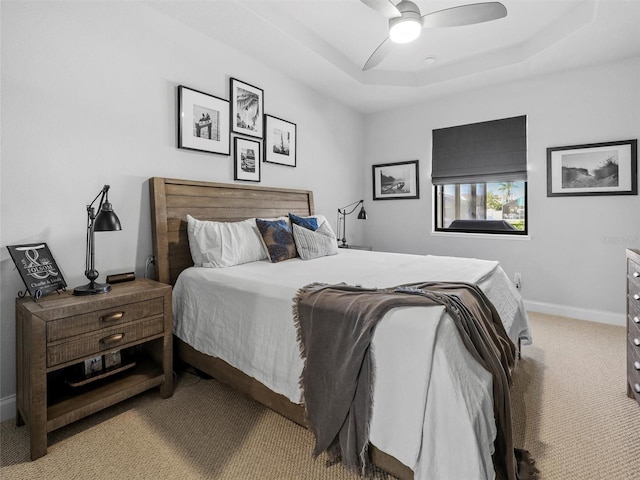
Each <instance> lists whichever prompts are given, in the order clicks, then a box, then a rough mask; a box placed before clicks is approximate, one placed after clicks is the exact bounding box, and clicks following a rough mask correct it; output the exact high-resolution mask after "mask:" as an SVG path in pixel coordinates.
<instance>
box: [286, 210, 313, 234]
mask: <svg viewBox="0 0 640 480" xmlns="http://www.w3.org/2000/svg"><path fill="white" fill-rule="evenodd" d="M289 220H290V221H291V225H300V226H301V227H304V228H307V229H309V230H313V231H314V232H315V231H316V230H317V229H318V219H317V218H316V217H299V216H298V215H295V214H293V213H289Z"/></svg>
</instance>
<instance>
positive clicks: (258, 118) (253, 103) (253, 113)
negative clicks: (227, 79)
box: [230, 78, 264, 138]
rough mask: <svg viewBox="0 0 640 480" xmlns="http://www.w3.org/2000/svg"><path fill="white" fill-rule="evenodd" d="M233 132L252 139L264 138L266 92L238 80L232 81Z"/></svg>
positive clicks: (233, 79)
mask: <svg viewBox="0 0 640 480" xmlns="http://www.w3.org/2000/svg"><path fill="white" fill-rule="evenodd" d="M230 91H231V100H230V102H231V130H232V131H233V132H234V133H241V134H243V135H248V136H250V137H258V138H262V137H263V132H264V123H263V121H264V120H263V115H264V92H263V91H262V89H261V88H258V87H255V86H253V85H249V84H248V83H245V82H242V81H240V80H238V79H237V78H232V79H231V88H230Z"/></svg>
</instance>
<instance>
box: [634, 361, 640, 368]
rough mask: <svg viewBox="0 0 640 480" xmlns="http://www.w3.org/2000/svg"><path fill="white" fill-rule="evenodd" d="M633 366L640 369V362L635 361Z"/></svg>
mask: <svg viewBox="0 0 640 480" xmlns="http://www.w3.org/2000/svg"><path fill="white" fill-rule="evenodd" d="M633 368H635V369H636V370H640V362H633Z"/></svg>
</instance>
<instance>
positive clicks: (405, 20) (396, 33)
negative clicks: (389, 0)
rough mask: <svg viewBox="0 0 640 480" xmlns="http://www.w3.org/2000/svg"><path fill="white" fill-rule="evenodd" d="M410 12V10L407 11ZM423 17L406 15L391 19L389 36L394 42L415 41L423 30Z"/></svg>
mask: <svg viewBox="0 0 640 480" xmlns="http://www.w3.org/2000/svg"><path fill="white" fill-rule="evenodd" d="M407 13H408V12H407ZM421 20H422V19H421V18H420V17H419V16H418V18H413V16H409V15H406V13H405V14H404V15H403V16H402V17H400V18H392V19H391V20H389V38H390V39H391V41H392V42H394V43H409V42H413V41H414V40H415V39H416V38H418V37H419V36H420V32H422V21H421Z"/></svg>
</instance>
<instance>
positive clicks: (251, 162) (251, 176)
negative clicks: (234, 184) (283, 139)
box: [233, 137, 261, 182]
mask: <svg viewBox="0 0 640 480" xmlns="http://www.w3.org/2000/svg"><path fill="white" fill-rule="evenodd" d="M233 141H234V145H233V149H234V151H235V157H234V168H233V172H234V173H233V179H234V180H244V181H247V182H259V181H260V161H261V158H260V142H256V141H255V140H248V139H246V138H238V137H236V138H234V139H233Z"/></svg>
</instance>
